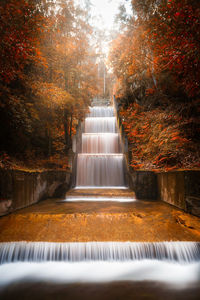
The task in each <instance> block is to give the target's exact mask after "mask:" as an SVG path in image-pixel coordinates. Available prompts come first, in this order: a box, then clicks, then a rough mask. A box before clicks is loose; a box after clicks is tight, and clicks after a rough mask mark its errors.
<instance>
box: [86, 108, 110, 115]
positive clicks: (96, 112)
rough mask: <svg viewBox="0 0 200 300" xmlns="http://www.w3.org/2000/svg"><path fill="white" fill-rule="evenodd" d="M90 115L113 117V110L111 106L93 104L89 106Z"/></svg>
mask: <svg viewBox="0 0 200 300" xmlns="http://www.w3.org/2000/svg"><path fill="white" fill-rule="evenodd" d="M88 116H90V117H113V116H114V110H113V107H111V106H95V107H90V113H89V115H88Z"/></svg>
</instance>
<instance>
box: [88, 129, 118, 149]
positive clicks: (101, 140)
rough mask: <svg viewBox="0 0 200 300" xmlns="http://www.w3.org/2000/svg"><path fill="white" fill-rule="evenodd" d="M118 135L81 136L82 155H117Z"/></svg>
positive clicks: (97, 134)
mask: <svg viewBox="0 0 200 300" xmlns="http://www.w3.org/2000/svg"><path fill="white" fill-rule="evenodd" d="M119 151H120V147H119V134H118V133H96V134H94V133H93V134H91V133H90V134H89V133H85V134H83V135H82V153H119Z"/></svg>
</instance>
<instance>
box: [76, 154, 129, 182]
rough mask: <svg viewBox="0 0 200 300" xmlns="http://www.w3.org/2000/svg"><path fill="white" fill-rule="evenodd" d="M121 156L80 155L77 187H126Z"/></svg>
mask: <svg viewBox="0 0 200 300" xmlns="http://www.w3.org/2000/svg"><path fill="white" fill-rule="evenodd" d="M123 160H124V157H123V155H121V154H110V155H105V154H99V155H95V154H91V155H88V154H78V158H77V166H78V168H77V174H76V186H93V187H98V186H110V187H111V186H113V187H114V186H116V187H119V186H122V187H123V186H124V185H125V178H124V168H123Z"/></svg>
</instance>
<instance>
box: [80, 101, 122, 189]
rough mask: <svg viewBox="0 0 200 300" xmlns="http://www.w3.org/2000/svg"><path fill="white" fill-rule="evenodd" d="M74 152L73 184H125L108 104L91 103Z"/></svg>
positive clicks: (106, 185) (113, 186) (100, 185)
mask: <svg viewBox="0 0 200 300" xmlns="http://www.w3.org/2000/svg"><path fill="white" fill-rule="evenodd" d="M84 128H85V132H84V133H83V134H82V153H79V154H78V155H77V171H76V187H78V188H82V187H90V188H95V187H98V188H102V187H110V188H111V187H112V188H119V187H122V188H124V187H125V185H126V183H125V176H124V156H123V154H122V153H121V149H120V148H121V147H120V143H119V134H118V133H117V132H116V131H117V127H116V117H115V116H114V110H113V107H111V106H94V107H90V114H89V115H88V117H87V118H85V121H84Z"/></svg>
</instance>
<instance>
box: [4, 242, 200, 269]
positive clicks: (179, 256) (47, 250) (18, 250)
mask: <svg viewBox="0 0 200 300" xmlns="http://www.w3.org/2000/svg"><path fill="white" fill-rule="evenodd" d="M144 259H157V260H166V261H172V262H174V261H177V262H179V263H184V264H185V263H191V262H195V261H200V243H195V242H158V243H148V242H144V243H142V242H141V243H140V242H138V243H136V242H82V243H80V242H78V243H48V242H11V243H0V264H4V263H7V262H9V263H10V262H17V261H34V262H38V261H41V262H42V261H70V262H72V261H73V262H75V261H90V260H92V261H98V260H101V261H132V260H144Z"/></svg>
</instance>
